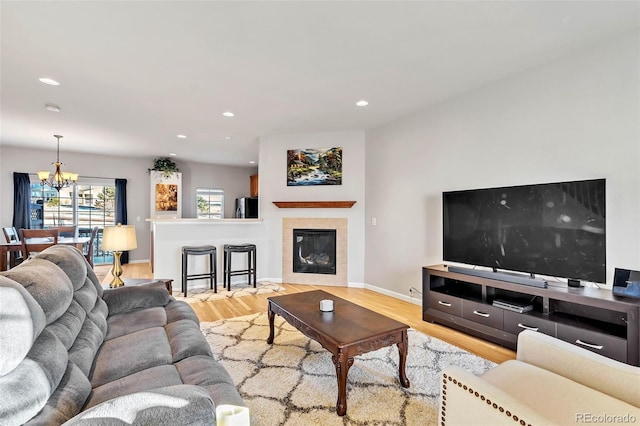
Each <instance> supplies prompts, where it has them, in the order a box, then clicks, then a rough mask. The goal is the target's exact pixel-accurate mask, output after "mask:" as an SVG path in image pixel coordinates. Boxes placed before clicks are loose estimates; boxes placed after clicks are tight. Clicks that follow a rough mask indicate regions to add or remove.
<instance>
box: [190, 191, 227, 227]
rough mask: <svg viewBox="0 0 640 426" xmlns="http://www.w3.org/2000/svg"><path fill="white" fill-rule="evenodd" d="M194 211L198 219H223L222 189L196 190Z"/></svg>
mask: <svg viewBox="0 0 640 426" xmlns="http://www.w3.org/2000/svg"><path fill="white" fill-rule="evenodd" d="M196 211H197V212H198V216H197V217H198V219H222V218H223V217H224V189H215V188H197V189H196Z"/></svg>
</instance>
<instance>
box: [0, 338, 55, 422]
mask: <svg viewBox="0 0 640 426" xmlns="http://www.w3.org/2000/svg"><path fill="white" fill-rule="evenodd" d="M66 369H67V351H66V349H65V347H64V346H63V345H62V343H61V342H60V340H58V339H57V338H56V337H55V336H54V335H53V333H51V332H49V331H48V330H47V329H46V328H45V329H44V330H43V331H42V333H40V335H39V336H38V338H37V339H36V341H35V342H34V344H33V346H32V347H31V350H30V351H29V353H28V354H27V356H26V357H25V359H24V360H23V361H22V362H21V363H20V364H19V365H18V367H16V368H15V369H14V370H13V371H11V372H10V373H9V374H7V375H5V376H3V377H2V380H0V395H2V410H0V424H3V425H4V424H14V423H18V424H19V423H24V422H26V421H27V420H28V419H30V418H31V417H33V416H35V415H36V414H37V413H38V412H39V411H40V410H41V409H42V408H43V407H44V406H45V404H46V403H47V400H48V399H49V398H50V397H51V395H52V394H53V392H54V390H55V389H56V388H57V387H58V385H59V384H60V381H61V380H62V377H63V376H64V373H65V371H66ZM9 419H11V420H12V421H9Z"/></svg>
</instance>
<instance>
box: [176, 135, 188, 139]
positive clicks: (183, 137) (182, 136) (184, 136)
mask: <svg viewBox="0 0 640 426" xmlns="http://www.w3.org/2000/svg"><path fill="white" fill-rule="evenodd" d="M176 136H177V137H179V138H180V139H186V138H187V136H186V135H176Z"/></svg>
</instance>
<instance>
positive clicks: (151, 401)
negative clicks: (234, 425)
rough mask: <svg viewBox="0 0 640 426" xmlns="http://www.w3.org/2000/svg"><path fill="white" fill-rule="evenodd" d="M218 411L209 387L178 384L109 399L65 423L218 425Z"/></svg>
mask: <svg viewBox="0 0 640 426" xmlns="http://www.w3.org/2000/svg"><path fill="white" fill-rule="evenodd" d="M214 410H215V406H214V404H213V401H212V400H211V397H210V396H209V394H208V393H207V391H206V390H205V389H203V388H199V387H197V386H188V385H174V386H167V387H162V388H152V389H144V390H142V391H140V392H136V393H132V394H128V395H123V396H119V397H116V398H113V399H109V400H107V401H105V402H102V403H100V404H99V405H97V406H92V407H91V408H89V409H88V410H86V411H84V412H82V413H80V415H78V416H76V417H75V418H73V419H72V420H71V421H69V422H68V423H66V424H65V426H72V425H73V426H77V425H86V426H94V425H134V426H138V425H158V424H163V425H199V426H205V425H215V424H216V419H215V414H214V413H215V411H214Z"/></svg>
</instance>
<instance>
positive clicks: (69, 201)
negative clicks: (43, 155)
mask: <svg viewBox="0 0 640 426" xmlns="http://www.w3.org/2000/svg"><path fill="white" fill-rule="evenodd" d="M59 195H60V196H59V197H58V191H56V190H55V189H53V188H51V187H49V186H47V185H42V184H40V183H32V184H31V228H34V229H38V228H49V227H53V226H62V225H78V235H80V236H87V237H88V236H89V235H90V234H91V229H92V228H93V227H94V226H97V227H98V228H99V229H98V235H97V236H96V241H94V243H93V244H94V250H93V253H94V264H99V263H111V262H112V261H113V256H112V254H111V253H105V252H103V251H102V250H101V249H100V242H101V241H102V230H103V229H104V227H105V226H108V225H114V224H115V195H116V188H115V185H114V182H113V180H111V179H105V180H104V182H100V183H98V182H92V183H89V182H84V183H78V184H77V185H74V186H70V187H67V188H62V189H61V190H60V194H59Z"/></svg>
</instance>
